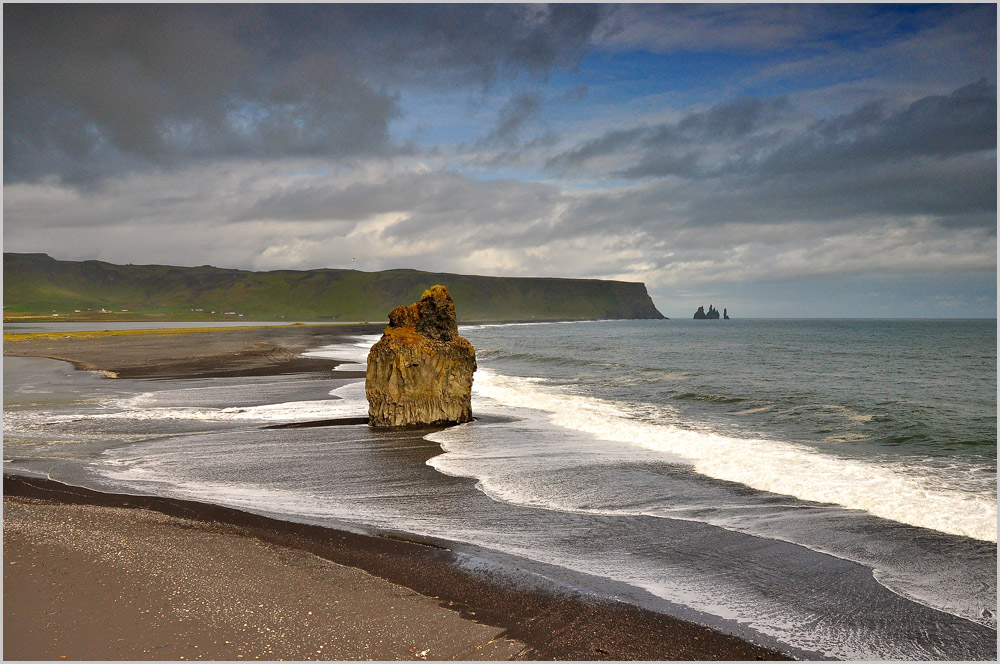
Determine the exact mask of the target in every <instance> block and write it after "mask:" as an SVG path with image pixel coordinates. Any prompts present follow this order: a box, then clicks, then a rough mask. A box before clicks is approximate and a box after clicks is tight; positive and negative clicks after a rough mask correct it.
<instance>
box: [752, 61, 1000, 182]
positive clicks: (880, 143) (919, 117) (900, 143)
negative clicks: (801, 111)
mask: <svg viewBox="0 0 1000 664" xmlns="http://www.w3.org/2000/svg"><path fill="white" fill-rule="evenodd" d="M996 143H997V91H996V87H995V86H993V85H990V84H988V83H987V82H986V81H985V80H981V81H978V82H976V83H973V84H971V85H967V86H964V87H962V88H959V89H957V90H955V91H954V92H952V93H951V94H948V95H932V96H927V97H923V98H922V99H918V100H916V101H914V102H913V103H911V104H909V105H908V106H906V107H905V108H903V109H902V110H900V111H898V112H895V113H891V112H887V111H886V110H885V104H884V103H871V104H866V105H864V106H862V107H860V108H858V109H857V110H855V111H853V112H851V113H846V114H844V115H841V116H838V117H834V118H832V119H830V120H821V121H819V122H816V123H815V124H813V125H812V126H811V127H809V128H808V129H807V130H806V132H805V133H804V134H803V135H802V136H801V137H799V138H798V139H796V140H794V141H791V142H788V143H787V144H785V145H783V146H782V147H781V148H780V149H778V150H776V151H775V152H774V154H772V155H770V156H769V157H767V158H765V159H763V160H761V161H760V163H758V164H757V165H756V166H757V168H758V169H759V170H760V171H762V172H764V173H767V174H783V173H795V172H800V171H802V170H803V169H808V170H809V171H813V172H815V171H816V170H822V171H835V170H841V169H845V168H861V167H866V166H873V165H878V164H884V163H887V162H890V161H897V160H903V159H912V158H918V157H929V158H945V157H950V156H953V155H957V154H963V153H969V152H979V151H982V150H994V149H995V148H996Z"/></svg>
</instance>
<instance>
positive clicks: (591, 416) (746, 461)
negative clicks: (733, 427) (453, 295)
mask: <svg viewBox="0 0 1000 664" xmlns="http://www.w3.org/2000/svg"><path fill="white" fill-rule="evenodd" d="M474 393H475V394H476V395H477V396H479V397H487V398H488V399H490V400H491V401H493V402H495V403H497V404H500V405H502V406H505V407H513V408H524V409H532V410H535V411H541V412H543V413H546V415H547V419H548V421H549V422H550V423H552V424H554V425H557V426H559V427H562V428H565V429H569V430H574V431H581V432H585V433H588V434H591V435H593V436H595V437H597V438H600V439H603V440H606V441H613V442H616V443H622V444H626V445H632V446H639V447H642V448H645V449H647V450H651V451H654V452H658V453H664V454H668V455H670V457H672V459H670V460H673V459H682V460H684V462H686V463H689V464H691V466H692V467H693V468H694V470H695V471H696V472H698V473H700V474H702V475H705V476H708V477H712V478H715V479H720V480H726V481H730V482H738V483H740V484H743V485H745V486H748V487H751V488H754V489H757V490H760V491H768V492H771V493H777V494H782V495H786V496H792V497H795V498H798V499H801V500H807V501H814V502H821V503H832V504H835V505H840V506H843V507H846V508H849V509H857V510H863V511H865V512H868V513H870V514H873V515H875V516H878V517H881V518H884V519H890V520H892V521H897V522H900V523H906V524H909V525H913V526H918V527H923V528H930V529H933V530H937V531H940V532H944V533H950V534H954V535H961V536H965V537H972V538H975V539H980V540H986V541H991V542H995V541H996V532H997V504H996V498H995V495H993V496H991V495H986V494H984V493H982V492H971V491H968V490H963V487H962V486H961V482H962V479H963V478H962V477H961V476H960V475H959V474H956V473H955V472H953V470H954V469H948V468H942V467H934V466H932V465H930V464H922V465H920V466H918V465H916V464H914V463H910V464H905V463H902V462H890V461H877V460H875V459H852V458H847V457H840V456H834V455H832V454H826V453H822V452H819V451H817V450H814V449H810V448H808V447H805V446H803V445H798V444H793V443H788V442H783V441H777V440H767V439H761V438H737V437H732V436H727V435H720V434H718V433H715V432H712V431H710V430H698V429H692V428H685V427H682V426H679V424H680V423H677V424H669V423H663V422H660V423H651V422H649V421H647V420H645V419H636V418H634V417H631V415H632V413H631V412H630V410H629V408H628V407H627V406H626V405H624V404H615V403H612V402H608V401H604V400H601V399H596V398H593V397H587V396H580V395H575V394H569V393H566V392H565V391H564V390H558V389H555V388H549V387H545V386H543V385H541V384H539V382H538V381H537V380H531V379H525V378H517V377H511V376H504V375H500V374H497V373H494V372H492V371H490V370H488V369H480V370H479V371H478V372H477V374H476V380H475V383H474Z"/></svg>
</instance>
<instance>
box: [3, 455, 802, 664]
mask: <svg viewBox="0 0 1000 664" xmlns="http://www.w3.org/2000/svg"><path fill="white" fill-rule="evenodd" d="M3 481H4V486H3V494H4V502H5V509H6V507H7V504H8V501H14V503H19V504H21V505H25V504H34V505H45V506H48V507H49V508H51V509H55V510H56V511H57V512H58V511H59V510H60V509H63V508H64V509H65V510H69V509H70V508H71V507H72V508H73V509H77V508H81V507H83V508H84V509H87V508H94V509H97V508H100V509H102V510H110V512H109V513H110V514H111V515H112V519H113V520H114V521H116V522H117V521H120V522H121V523H125V524H127V523H129V522H130V521H132V520H133V519H134V518H135V517H136V516H137V515H149V514H157V515H164V516H167V517H171V518H173V519H181V520H183V524H174V525H173V526H172V527H171V529H170V531H171V533H172V537H175V538H177V539H178V540H180V541H181V542H183V541H185V540H188V539H191V538H193V537H195V536H196V535H198V534H201V533H210V534H220V533H225V534H226V535H227V536H230V537H237V538H238V540H239V541H244V542H246V541H253V542H260V543H263V544H265V545H268V546H271V547H276V550H278V551H284V552H286V553H289V552H291V553H296V554H308V555H310V556H314V557H316V558H318V559H322V560H324V561H329V562H331V563H335V564H336V565H340V566H345V567H348V568H352V569H356V570H361V571H363V572H365V573H367V574H370V575H372V576H374V577H377V578H379V579H382V580H384V581H387V582H389V583H391V584H393V585H395V586H398V587H402V588H406V589H408V590H410V591H412V592H414V593H416V594H418V595H420V596H421V597H424V598H429V599H432V600H433V602H434V603H436V605H437V606H438V607H440V608H442V609H446V610H448V611H450V612H457V614H458V615H459V616H460V617H461V618H463V619H465V621H467V622H472V624H476V625H487V626H491V627H493V628H497V629H498V630H499V631H498V632H497V633H496V634H494V635H493V636H491V637H490V640H489V643H491V644H492V645H491V646H490V647H491V648H492V649H493V650H491V652H493V651H495V652H493V654H494V655H495V657H489V658H503V659H508V658H516V659H528V660H552V659H577V660H604V659H609V660H629V659H645V660H666V659H683V660H762V659H763V660H779V659H790V657H789V656H788V655H787V654H785V653H782V652H779V651H776V650H772V649H768V648H764V647H761V646H758V645H756V644H752V643H749V642H747V641H744V640H742V639H739V638H738V637H735V636H731V635H728V634H724V633H721V632H717V631H713V630H711V629H709V628H707V627H703V626H700V625H697V624H694V623H690V622H687V621H683V620H680V619H677V618H673V617H671V616H668V615H666V614H661V613H656V612H653V611H650V610H647V609H643V608H640V607H636V606H633V605H630V604H625V603H622V602H615V601H613V600H610V599H602V598H597V597H588V596H585V595H582V594H580V593H578V592H568V591H567V592H564V593H556V592H551V591H547V590H543V589H537V588H535V589H526V588H517V587H513V585H512V584H509V583H504V582H503V581H498V580H495V579H489V578H486V577H485V576H484V575H476V574H474V573H472V572H469V571H466V570H463V569H461V568H460V567H458V565H457V564H456V561H457V557H456V555H455V553H454V552H452V551H451V550H450V549H448V548H445V547H442V546H439V545H436V544H430V543H424V542H420V541H418V540H416V539H410V538H404V537H400V536H396V535H391V534H388V533H383V534H378V535H364V534H359V533H352V532H349V531H345V530H337V529H333V528H326V527H322V526H313V525H308V524H300V523H296V522H292V521H283V520H279V519H275V518H271V517H266V516H262V515H257V514H253V513H250V512H244V511H241V510H236V509H232V508H227V507H222V506H218V505H213V504H210V503H200V502H196V501H189V500H181V499H173V498H163V497H155V496H132V495H125V494H113V493H105V492H99V491H93V490H90V489H85V488H81V487H73V486H70V485H66V484H62V483H59V482H55V481H53V480H48V479H40V478H37V479H36V478H29V477H26V476H21V475H14V474H8V473H4V480H3ZM107 534H108V535H110V536H111V538H113V537H115V536H117V533H107ZM4 540H5V565H4V580H5V583H8V584H11V583H13V582H15V580H16V579H19V578H20V577H18V576H17V575H19V574H21V573H23V572H24V571H25V569H24V565H23V564H22V565H21V566H20V567H18V565H11V564H8V563H9V561H7V560H6V557H7V552H8V551H10V550H11V548H12V547H11V545H12V544H14V545H15V546H14V547H13V548H16V544H17V542H18V540H17V538H16V537H14V538H11V540H8V535H7V530H6V528H5V535H4ZM88 553H89V554H91V557H94V554H93V552H89V551H88ZM10 587H11V586H10V585H8V588H10ZM147 589H148V588H147ZM126 594H128V593H126ZM160 599H167V598H160ZM234 599H238V598H234ZM361 604H362V605H363V604H364V601H362V602H361ZM22 609H23V607H20V606H19V604H18V603H17V602H12V601H7V602H5V603H4V621H5V623H7V625H8V626H9V627H10V626H14V625H18V624H23V623H19V622H18V621H19V620H20V621H24V620H30V617H28V616H26V615H23V614H20V615H19V612H20V611H21V610H22ZM63 615H64V617H65V616H70V615H73V612H72V611H68V612H64V613H63ZM59 618H60V616H59V615H56V616H47V617H46V620H48V621H49V622H55V623H58V622H59ZM222 631H223V632H224V631H225V628H223V629H222ZM11 633H12V630H11V629H7V630H5V644H4V650H5V653H4V654H5V658H10V657H9V656H8V648H16V646H15V645H14V644H13V643H12V644H8V643H7V638H8V635H10V634H11ZM93 638H98V636H97V635H95V636H94V637H93ZM477 638H478V637H477ZM498 639H499V641H498ZM514 644H519V645H516V646H515V645H514ZM108 645H111V644H108ZM419 652H420V651H419V650H417V651H415V652H413V653H410V654H411V655H413V657H412V658H418V657H416V655H417V654H419ZM12 653H13V651H12ZM105 654H107V653H105ZM132 654H133V656H135V655H136V653H132ZM160 654H161V655H162V654H164V653H162V652H161V653H160ZM198 654H199V653H198V651H196V650H195V651H192V652H189V653H187V654H186V655H184V653H181V652H180V651H178V652H177V653H176V655H177V656H181V655H184V656H191V657H194V656H197V655H198ZM200 654H201V655H205V654H206V652H204V651H202V652H201V653H200ZM458 654H461V655H462V657H461V658H465V659H468V658H473V657H472V655H473V654H474V653H470V652H463V653H456V655H458ZM480 654H486V653H480ZM381 655H382V656H379V653H377V652H376V653H375V654H374V658H375V659H399V658H400V657H399V654H398V653H397V654H393V653H391V652H388V653H387V652H383V653H381ZM66 656H67V657H68V658H70V659H73V658H74V657H73V655H72V654H69V653H67V654H66ZM299 656H303V657H304V654H303V653H301V652H300V653H299ZM429 656H430V657H431V658H434V657H433V655H429ZM28 657H29V658H33V657H30V655H28ZM139 657H141V655H139ZM306 658H307V659H323V658H325V655H319V654H317V656H316V657H306ZM347 658H348V659H351V658H354V657H347ZM403 658H404V659H405V658H406V657H405V656H404V657H403ZM475 658H478V657H475ZM418 659H419V658H418Z"/></svg>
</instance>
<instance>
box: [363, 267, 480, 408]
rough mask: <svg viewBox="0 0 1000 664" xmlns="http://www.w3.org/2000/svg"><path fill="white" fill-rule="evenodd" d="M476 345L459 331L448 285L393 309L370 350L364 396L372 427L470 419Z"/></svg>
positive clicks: (435, 287)
mask: <svg viewBox="0 0 1000 664" xmlns="http://www.w3.org/2000/svg"><path fill="white" fill-rule="evenodd" d="M475 370H476V350H475V348H473V347H472V344H470V343H469V342H468V341H466V340H465V339H463V338H462V337H460V336H458V320H457V318H456V316H455V302H454V300H452V298H451V295H450V294H449V293H448V289H447V288H445V287H444V286H432V287H430V288H429V289H427V290H426V291H424V294H423V296H422V297H421V298H420V301H419V302H415V303H414V304H411V305H409V306H405V307H404V306H399V307H396V308H395V309H393V310H392V311H391V312H390V313H389V326H388V327H387V328H385V331H384V333H383V335H382V338H381V339H379V341H378V343H376V344H375V345H374V346H372V349H371V351H369V353H368V371H367V373H366V375H365V396H367V397H368V423H369V425H371V426H373V427H407V426H422V425H431V424H458V423H461V422H469V421H470V420H472V374H473V372H475Z"/></svg>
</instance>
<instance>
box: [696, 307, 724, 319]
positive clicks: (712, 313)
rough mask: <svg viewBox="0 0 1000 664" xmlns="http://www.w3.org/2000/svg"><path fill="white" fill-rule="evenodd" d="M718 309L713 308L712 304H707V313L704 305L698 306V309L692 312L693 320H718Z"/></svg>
mask: <svg viewBox="0 0 1000 664" xmlns="http://www.w3.org/2000/svg"><path fill="white" fill-rule="evenodd" d="M718 318H719V310H718V309H716V308H715V305H714V304H710V305H708V313H707V314H706V313H705V307H698V311H696V312H694V319H695V320H718Z"/></svg>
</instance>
